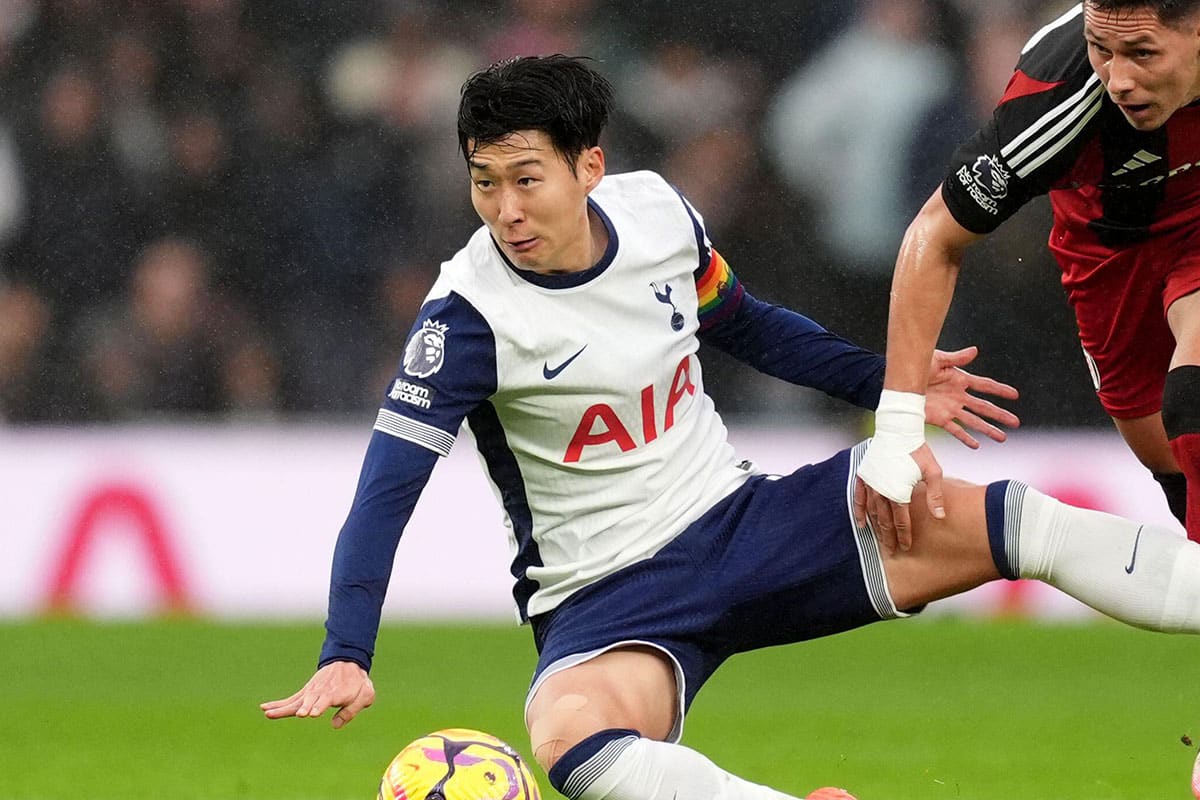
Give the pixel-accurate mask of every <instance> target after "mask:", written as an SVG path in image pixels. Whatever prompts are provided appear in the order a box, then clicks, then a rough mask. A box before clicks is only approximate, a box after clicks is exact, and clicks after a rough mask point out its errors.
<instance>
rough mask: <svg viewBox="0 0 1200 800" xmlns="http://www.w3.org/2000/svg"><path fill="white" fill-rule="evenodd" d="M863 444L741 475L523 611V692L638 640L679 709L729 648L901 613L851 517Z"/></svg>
mask: <svg viewBox="0 0 1200 800" xmlns="http://www.w3.org/2000/svg"><path fill="white" fill-rule="evenodd" d="M864 449H865V443H864V444H860V445H859V446H857V447H856V448H854V449H852V450H843V451H842V452H840V453H838V454H837V455H835V456H833V457H832V458H830V459H828V460H827V461H823V462H821V463H819V464H811V465H808V466H805V467H802V468H800V469H798V470H796V471H795V472H793V473H792V474H791V475H787V476H784V477H775V476H758V477H755V478H752V479H751V480H749V481H747V482H746V483H745V484H743V485H742V486H741V487H739V488H738V489H737V490H736V491H734V492H733V493H731V494H730V495H729V496H728V497H726V498H725V499H723V500H721V501H720V502H719V503H717V504H716V505H715V506H713V507H712V508H710V509H709V510H708V511H707V512H705V513H704V514H703V515H702V516H701V517H700V518H699V519H698V520H696V522H694V523H692V525H690V526H689V527H688V528H686V529H685V530H684V531H683V533H681V534H680V535H679V536H678V537H676V538H675V539H674V540H673V541H671V542H670V543H669V544H667V545H666V546H665V547H663V548H662V549H661V550H659V551H658V552H657V553H656V554H655V555H653V556H652V557H650V558H647V559H644V560H642V561H639V562H637V563H635V564H631V565H629V566H628V567H625V568H624V569H622V570H620V571H619V572H616V573H613V574H611V575H608V576H606V577H605V578H603V579H601V580H599V581H597V582H596V583H594V584H592V585H591V586H587V587H584V588H583V589H581V590H579V591H578V592H576V593H575V594H573V595H571V596H570V597H569V598H567V599H566V600H565V601H564V602H563V603H562V604H561V605H560V606H558V607H557V608H556V609H554V610H553V611H550V612H548V613H546V614H541V615H538V616H537V617H534V618H533V619H532V620H531V623H532V627H533V633H534V641H535V643H536V645H537V648H538V654H539V658H538V664H537V667H536V670H535V673H534V682H533V685H532V687H531V693H530V696H531V697H532V692H533V691H534V690H536V688H537V687H538V686H539V685H540V678H541V676H542V675H543V673H546V672H547V671H548V670H549V671H550V672H554V671H558V669H561V668H563V667H564V666H572V665H574V664H576V663H579V662H580V661H583V660H586V657H589V656H594V655H597V654H599V652H601V651H603V650H604V649H608V648H611V647H613V646H614V645H617V644H621V643H627V642H628V643H633V642H637V643H642V644H648V645H651V646H654V647H658V648H660V649H662V650H664V651H666V652H667V653H668V654H670V656H671V657H672V659H673V660H674V661H675V664H676V668H677V674H678V673H682V677H683V685H682V686H681V687H680V689H681V692H682V695H683V706H684V708H686V707H688V706H690V705H691V702H692V701H693V700H694V699H695V696H696V693H697V692H698V691H699V690H700V687H701V686H703V685H704V683H705V681H707V680H708V678H709V677H711V676H712V674H713V672H715V671H716V669H717V667H719V666H720V665H721V663H723V662H724V661H725V660H726V659H727V658H729V657H730V656H731V655H734V654H735V653H740V652H746V651H748V650H755V649H758V648H761V647H771V646H774V645H781V644H790V643H794V642H801V641H805V640H808V639H813V638H817V637H821V636H828V635H830V634H834V633H839V632H841V631H846V630H850V629H852V628H856V627H859V626H861V625H865V624H868V623H870V622H875V621H877V620H879V619H886V618H891V617H899V616H905V615H904V614H903V613H901V612H899V611H897V610H896V607H895V605H894V604H893V603H892V600H891V597H890V595H889V593H888V589H887V581H886V578H885V576H884V571H883V564H882V561H881V560H880V553H879V548H878V546H877V544H876V542H875V537H874V535H873V534H872V533H871V532H870V531H869V530H868V529H866V528H862V529H858V528H856V526H855V525H854V522H853V518H852V511H851V502H852V500H853V491H854V474H855V468H856V467H857V464H858V462H859V460H860V459H861V456H862V452H863V450H864ZM581 656H584V657H583V658H581ZM565 659H569V661H567V662H564V660H565ZM681 711H682V709H681Z"/></svg>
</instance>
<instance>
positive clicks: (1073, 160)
mask: <svg viewBox="0 0 1200 800" xmlns="http://www.w3.org/2000/svg"><path fill="white" fill-rule="evenodd" d="M1047 193H1048V194H1049V195H1050V200H1051V204H1052V205H1053V208H1054V218H1055V226H1056V228H1058V229H1060V230H1062V229H1069V230H1070V232H1071V233H1072V234H1074V236H1073V237H1072V238H1073V239H1074V240H1075V241H1077V242H1079V243H1080V244H1081V245H1085V246H1086V245H1090V246H1089V247H1088V249H1089V251H1091V250H1093V249H1095V250H1106V249H1107V250H1111V249H1113V248H1119V247H1121V246H1123V245H1127V244H1130V243H1133V242H1137V241H1141V240H1144V239H1146V238H1148V237H1150V236H1158V235H1160V234H1169V233H1172V232H1176V231H1179V230H1181V229H1183V228H1188V227H1190V226H1193V225H1195V224H1196V223H1197V222H1200V104H1197V103H1193V104H1192V105H1190V106H1187V107H1185V108H1182V109H1180V110H1179V111H1177V112H1175V114H1173V115H1172V116H1171V118H1170V120H1169V121H1168V122H1167V124H1166V125H1164V126H1162V127H1161V128H1159V129H1158V130H1155V131H1146V132H1142V131H1138V130H1137V129H1135V128H1134V127H1133V126H1132V125H1130V124H1129V123H1128V122H1127V121H1126V120H1125V118H1124V116H1123V115H1122V114H1121V111H1120V109H1119V108H1118V107H1117V106H1116V105H1115V104H1114V103H1113V102H1112V100H1111V99H1110V98H1109V97H1108V94H1107V92H1106V91H1105V90H1104V86H1103V84H1101V82H1100V78H1099V77H1098V76H1097V75H1096V73H1095V72H1094V71H1093V70H1092V67H1091V64H1090V63H1089V62H1088V57H1087V43H1086V41H1085V40H1084V38H1083V8H1082V5H1081V4H1076V5H1075V6H1074V7H1073V8H1072V9H1071V10H1070V11H1069V12H1067V13H1066V14H1063V15H1062V16H1061V17H1059V18H1058V19H1057V20H1055V21H1054V22H1052V23H1050V24H1049V25H1047V26H1046V27H1045V28H1043V29H1042V30H1040V31H1038V33H1037V34H1035V35H1034V37H1033V38H1032V39H1030V41H1029V43H1028V44H1026V45H1025V49H1024V50H1023V51H1022V53H1021V58H1020V60H1019V61H1018V63H1017V67H1016V71H1015V72H1014V73H1013V77H1012V79H1011V80H1010V81H1009V84H1008V88H1007V90H1006V91H1005V93H1004V97H1003V98H1002V99H1001V100H1000V104H999V106H997V108H996V111H995V113H994V114H993V117H992V120H991V121H990V123H989V124H988V125H986V126H985V127H984V128H983V129H982V130H980V131H979V132H978V133H976V134H975V136H973V137H972V138H971V139H969V140H968V141H967V142H965V143H964V144H963V145H962V146H960V147H959V149H958V152H957V153H956V154H955V157H954V161H953V163H952V167H951V172H950V174H949V175H948V176H947V177H946V180H945V181H944V182H943V184H942V197H943V198H944V199H945V201H946V205H947V206H948V207H949V208H950V211H951V213H953V214H954V217H955V219H957V220H958V222H959V224H961V225H962V226H963V227H965V228H967V229H968V230H971V231H974V232H976V233H990V232H991V231H993V230H995V229H996V227H998V226H999V225H1000V223H1001V222H1003V221H1004V220H1005V219H1007V218H1008V217H1010V216H1011V215H1012V214H1014V213H1015V212H1016V211H1017V209H1018V208H1020V207H1021V206H1022V205H1024V204H1025V203H1026V202H1028V201H1029V200H1030V199H1031V198H1033V197H1035V196H1037V195H1040V194H1047Z"/></svg>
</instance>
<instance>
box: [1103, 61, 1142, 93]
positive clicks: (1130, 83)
mask: <svg viewBox="0 0 1200 800" xmlns="http://www.w3.org/2000/svg"><path fill="white" fill-rule="evenodd" d="M1136 88H1137V81H1136V80H1135V79H1134V76H1133V65H1132V64H1131V63H1129V62H1127V61H1126V60H1124V59H1119V58H1114V59H1113V60H1112V62H1111V63H1110V64H1109V67H1108V93H1109V94H1110V95H1112V96H1113V97H1114V98H1116V99H1118V100H1119V99H1122V98H1124V97H1125V96H1126V95H1128V94H1129V93H1130V92H1132V91H1133V90H1134V89H1136Z"/></svg>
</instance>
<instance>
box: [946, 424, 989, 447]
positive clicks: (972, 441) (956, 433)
mask: <svg viewBox="0 0 1200 800" xmlns="http://www.w3.org/2000/svg"><path fill="white" fill-rule="evenodd" d="M942 430H944V431H945V432H946V433H948V434H950V435H951V436H953V437H954V438H955V439H958V440H959V441H960V442H962V443H963V444H965V445H966V446H967V447H969V448H971V449H972V450H978V449H979V441H978V440H977V439H976V438H975V437H974V436H972V435H971V434H969V433H967V431H966V429H964V428H963V426H962V425H959V424H958V422H956V421H955V420H950V421H949V422H947V423H946V424H945V425H943V426H942ZM1001 441H1003V440H1001Z"/></svg>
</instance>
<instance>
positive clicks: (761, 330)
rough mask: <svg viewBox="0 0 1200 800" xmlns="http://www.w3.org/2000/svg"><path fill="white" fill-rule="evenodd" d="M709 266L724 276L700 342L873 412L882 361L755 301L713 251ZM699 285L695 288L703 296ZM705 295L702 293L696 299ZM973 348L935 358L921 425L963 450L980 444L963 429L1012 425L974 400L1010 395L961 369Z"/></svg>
mask: <svg viewBox="0 0 1200 800" xmlns="http://www.w3.org/2000/svg"><path fill="white" fill-rule="evenodd" d="M710 253H711V255H710V259H711V262H712V263H713V264H717V265H718V266H717V268H718V269H720V270H721V271H722V273H723V277H722V278H721V279H720V285H721V286H722V287H724V288H723V289H722V291H721V292H720V293H719V294H723V297H719V298H718V299H717V300H713V301H710V302H708V303H706V304H704V305H703V306H702V307H701V329H700V338H701V340H702V341H704V342H706V343H708V344H711V345H712V346H714V347H716V348H717V349H719V350H721V351H723V352H725V353H728V354H729V355H731V356H733V357H734V358H737V359H738V360H739V361H742V362H744V363H746V364H749V365H750V366H752V367H754V368H755V369H757V370H759V371H760V372H763V373H765V374H767V375H771V376H772V377H776V378H779V379H781V380H785V381H788V382H789V383H793V384H796V385H797V386H805V387H810V388H814V389H818V390H820V391H823V392H825V393H826V394H828V395H830V396H832V397H837V398H839V399H841V400H845V401H847V402H849V403H852V404H854V405H857V406H859V407H860V408H865V409H870V410H874V409H875V408H876V406H877V405H878V403H879V397H880V391H881V390H882V388H883V376H884V359H883V357H882V356H880V355H878V354H877V353H874V352H872V351H870V350H865V349H863V348H861V347H858V346H857V345H855V344H853V343H852V342H849V341H847V340H846V339H843V338H842V337H840V336H837V335H836V334H833V333H831V332H830V331H828V330H826V329H825V328H824V327H822V326H821V325H819V324H818V323H816V322H814V321H813V320H811V319H809V318H808V317H805V316H804V315H802V314H798V313H796V312H794V311H791V310H789V309H787V308H783V307H780V306H775V305H771V304H769V303H765V302H762V301H761V300H758V299H757V298H755V297H754V296H752V295H751V294H749V293H748V292H746V291H745V290H744V289H743V288H742V286H741V284H740V283H739V282H738V280H737V277H736V275H734V274H733V271H732V270H731V269H729V267H728V265H727V264H725V262H724V259H722V258H721V256H720V254H719V253H717V252H716V250H710ZM704 286H705V284H704V282H703V280H702V282H701V283H700V284H699V287H700V289H701V291H702V292H703V289H704ZM701 296H702V297H703V296H704V295H703V294H702V295H701ZM976 354H977V351H976V350H975V348H967V349H965V350H959V351H956V352H953V353H943V352H941V351H937V352H935V353H933V355H932V357H931V359H930V361H929V362H927V367H926V375H925V378H926V380H928V381H929V387H930V388H929V392H928V402H927V403H926V421H927V422H928V423H929V424H931V425H937V426H938V427H941V428H944V429H945V430H946V431H948V432H949V433H951V434H952V435H953V436H955V438H957V439H959V440H960V441H961V442H963V443H964V444H966V445H967V446H969V447H978V446H979V443H978V442H977V441H976V440H975V438H974V437H972V436H971V435H970V433H968V432H967V429H968V428H969V429H972V430H975V431H977V432H979V433H982V434H984V435H985V436H988V437H989V438H992V439H995V440H996V441H1004V439H1005V434H1004V432H1003V431H1002V430H1001V429H1000V428H998V427H997V426H996V424H994V423H997V424H999V425H1005V426H1009V427H1012V426H1015V425H1017V424H1018V422H1019V421H1018V420H1017V418H1016V416H1015V415H1013V414H1012V413H1010V412H1008V411H1006V410H1004V409H1003V408H1000V407H999V406H997V405H995V404H994V403H992V402H990V401H989V400H986V399H985V398H983V397H981V396H979V395H980V394H985V395H986V394H990V395H993V396H996V397H1001V398H1006V399H1013V398H1015V397H1016V394H1017V392H1016V390H1015V389H1013V388H1012V387H1011V386H1007V385H1005V384H1003V383H1000V382H998V381H994V380H992V379H990V378H987V377H983V376H977V375H972V374H971V373H969V372H966V371H965V370H963V369H962V368H963V367H965V366H966V365H967V364H969V363H970V362H971V361H972V360H973V359H974V358H975V356H976Z"/></svg>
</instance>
